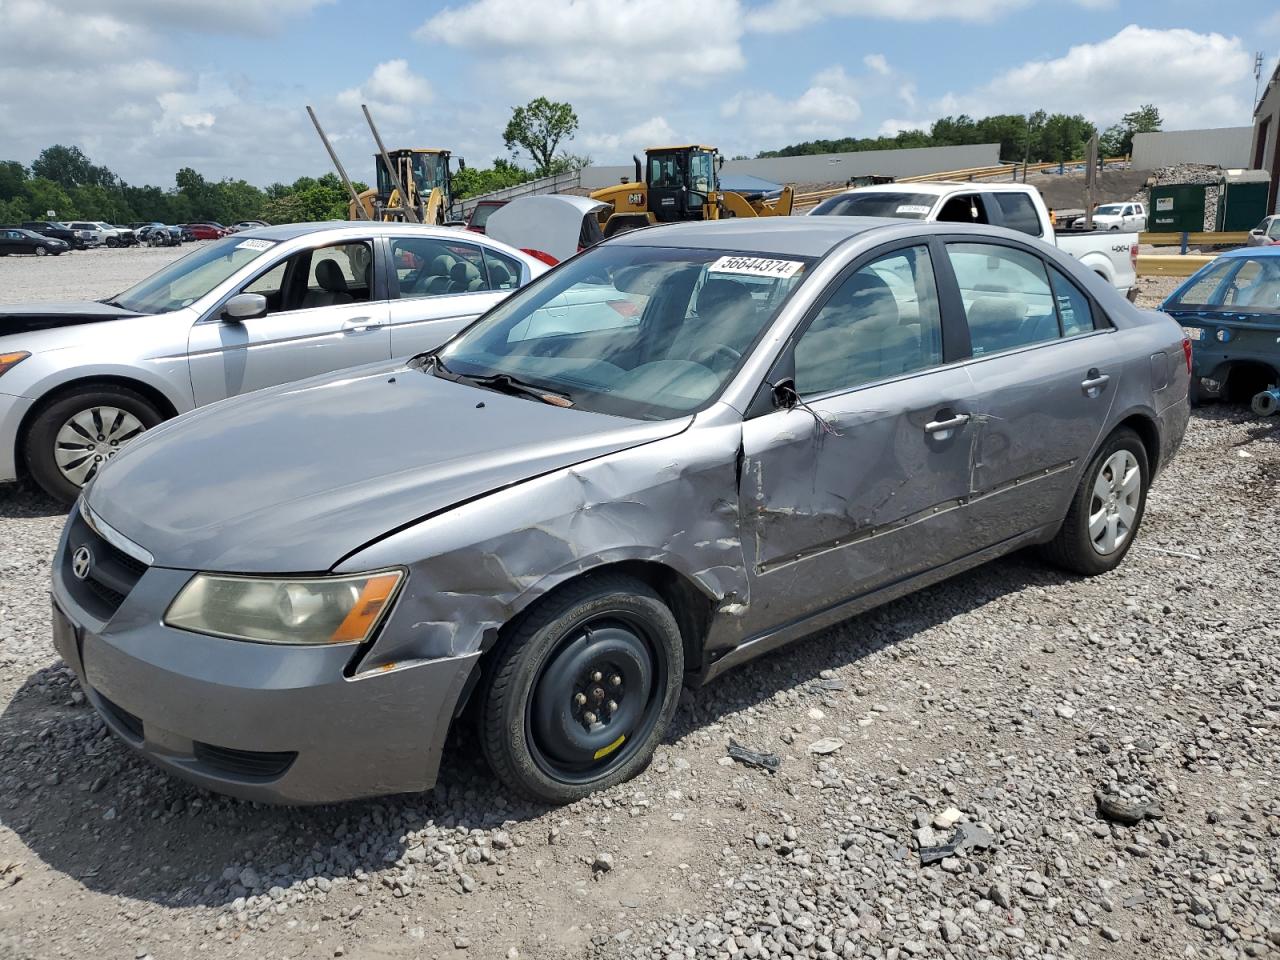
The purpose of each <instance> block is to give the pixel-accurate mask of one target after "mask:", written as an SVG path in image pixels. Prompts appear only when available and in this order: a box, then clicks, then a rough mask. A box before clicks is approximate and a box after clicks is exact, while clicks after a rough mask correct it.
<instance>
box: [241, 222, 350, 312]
mask: <svg viewBox="0 0 1280 960" xmlns="http://www.w3.org/2000/svg"><path fill="white" fill-rule="evenodd" d="M372 284H373V248H372V246H371V245H370V244H369V242H368V241H366V240H357V241H354V242H351V243H335V244H332V245H330V246H327V247H318V248H316V249H314V250H302V251H299V252H298V253H295V254H294V255H293V256H291V257H286V258H285V259H284V260H281V261H280V262H279V263H277V264H275V265H274V266H272V267H271V268H269V269H268V270H267V271H266V272H265V273H260V274H258V276H257V277H255V278H254V279H253V280H251V281H249V283H247V284H246V285H245V286H244V287H242V288H241V290H240V292H241V293H258V294H262V296H264V297H266V298H267V313H268V314H273V313H285V312H288V311H291V310H309V309H313V308H315V307H333V306H340V305H342V304H347V303H365V302H367V301H368V300H369V299H370V297H371V291H372Z"/></svg>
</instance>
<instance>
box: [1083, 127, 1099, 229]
mask: <svg viewBox="0 0 1280 960" xmlns="http://www.w3.org/2000/svg"><path fill="white" fill-rule="evenodd" d="M1085 157H1086V159H1085V174H1084V187H1085V194H1086V197H1085V210H1084V228H1085V229H1086V230H1092V229H1093V204H1094V194H1095V193H1096V192H1097V188H1098V131H1097V130H1095V131H1093V136H1092V137H1090V138H1089V149H1088V150H1087V151H1086V154H1085Z"/></svg>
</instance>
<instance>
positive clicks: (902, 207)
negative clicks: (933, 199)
mask: <svg viewBox="0 0 1280 960" xmlns="http://www.w3.org/2000/svg"><path fill="white" fill-rule="evenodd" d="M928 212H929V207H928V206H927V205H925V204H923V203H900V204H898V209H897V210H895V211H894V213H918V214H920V216H922V217H923V216H925V215H926V214H928Z"/></svg>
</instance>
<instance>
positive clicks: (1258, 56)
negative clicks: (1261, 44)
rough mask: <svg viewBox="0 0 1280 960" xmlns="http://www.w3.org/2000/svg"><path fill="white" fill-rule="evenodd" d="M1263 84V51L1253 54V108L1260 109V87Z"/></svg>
mask: <svg viewBox="0 0 1280 960" xmlns="http://www.w3.org/2000/svg"><path fill="white" fill-rule="evenodd" d="M1261 84H1262V51H1261V50H1259V51H1258V52H1257V53H1255V54H1254V55H1253V108H1254V109H1255V110H1256V109H1258V88H1259V87H1260V85H1261Z"/></svg>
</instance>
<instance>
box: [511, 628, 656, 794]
mask: <svg viewBox="0 0 1280 960" xmlns="http://www.w3.org/2000/svg"><path fill="white" fill-rule="evenodd" d="M666 685H667V678H666V675H665V672H664V670H663V668H661V667H658V666H656V665H655V657H654V654H653V646H652V643H651V641H650V640H649V639H648V637H647V636H646V629H645V626H644V624H642V623H640V622H639V621H638V620H632V619H631V618H629V617H625V616H618V615H616V614H605V615H603V616H600V617H598V618H595V619H592V620H589V621H587V622H586V623H582V624H578V625H577V626H575V627H574V628H573V629H572V630H570V631H569V632H568V633H567V634H566V635H565V638H564V639H563V640H562V641H561V642H560V643H559V644H557V645H556V647H555V648H554V649H553V650H552V652H551V654H550V655H549V656H548V658H547V660H546V662H545V664H544V665H543V667H542V670H541V675H540V676H539V677H538V680H537V683H536V685H535V687H534V690H533V696H532V697H530V698H529V706H528V710H527V714H526V724H527V727H528V730H529V734H530V736H529V745H530V748H531V753H532V754H533V757H534V759H535V760H536V762H537V763H538V765H539V766H540V767H542V768H543V770H544V772H545V773H547V774H549V775H550V776H552V777H554V778H555V779H557V780H559V781H561V782H567V783H582V782H585V781H588V780H594V779H596V778H598V777H600V776H601V775H602V774H603V773H604V772H605V771H607V770H608V769H609V768H611V767H613V766H616V765H617V764H620V763H622V762H623V761H624V758H626V757H628V756H630V754H631V752H632V751H631V749H630V747H631V746H632V745H639V744H640V743H642V742H643V741H644V740H645V738H646V737H647V736H648V734H649V731H650V730H651V729H652V727H653V724H654V723H655V722H657V719H658V716H659V714H660V713H661V707H662V691H664V690H665V688H666Z"/></svg>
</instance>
